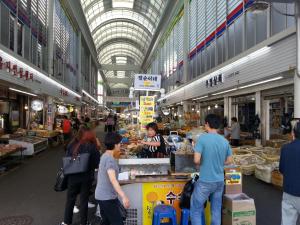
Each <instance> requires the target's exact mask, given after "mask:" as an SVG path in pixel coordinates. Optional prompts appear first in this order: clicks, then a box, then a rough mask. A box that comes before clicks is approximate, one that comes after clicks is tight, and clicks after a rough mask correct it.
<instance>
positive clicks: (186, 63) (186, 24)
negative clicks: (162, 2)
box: [183, 0, 190, 83]
mask: <svg viewBox="0 0 300 225" xmlns="http://www.w3.org/2000/svg"><path fill="white" fill-rule="evenodd" d="M189 5H190V0H184V15H183V19H184V20H183V23H184V26H183V27H184V28H183V31H184V32H183V82H184V83H186V82H187V81H188V77H189V48H190V46H189V26H190V24H189Z"/></svg>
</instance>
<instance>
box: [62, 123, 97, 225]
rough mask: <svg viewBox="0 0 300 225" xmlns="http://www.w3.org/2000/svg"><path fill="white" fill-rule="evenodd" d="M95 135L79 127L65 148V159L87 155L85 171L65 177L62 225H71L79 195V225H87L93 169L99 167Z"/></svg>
mask: <svg viewBox="0 0 300 225" xmlns="http://www.w3.org/2000/svg"><path fill="white" fill-rule="evenodd" d="M95 138H96V137H95V134H94V133H93V132H92V131H91V130H90V129H89V128H87V127H84V126H81V127H80V129H79V131H78V133H77V136H76V137H75V138H74V139H73V140H72V141H71V143H70V144H69V145H68V147H67V157H71V158H72V159H74V160H75V159H76V158H77V157H80V155H81V156H82V155H84V154H86V153H87V154H89V159H88V161H87V170H86V171H84V172H81V173H74V174H69V175H67V183H68V191H67V202H66V208H65V216H64V222H63V223H62V225H71V224H72V218H73V208H74V205H75V202H76V198H77V196H78V195H79V194H80V224H81V225H87V224H89V223H88V200H89V194H90V189H91V186H92V182H93V179H94V173H95V169H97V168H98V166H99V161H100V153H99V151H98V149H97V145H96V141H95Z"/></svg>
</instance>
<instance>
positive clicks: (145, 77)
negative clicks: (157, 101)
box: [134, 74, 161, 91]
mask: <svg viewBox="0 0 300 225" xmlns="http://www.w3.org/2000/svg"><path fill="white" fill-rule="evenodd" d="M160 87H161V75H156V74H136V75H135V77H134V89H135V90H143V91H145V90H146V91H147V90H149V91H150V90H159V89H160Z"/></svg>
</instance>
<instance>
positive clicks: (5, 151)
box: [0, 146, 26, 173]
mask: <svg viewBox="0 0 300 225" xmlns="http://www.w3.org/2000/svg"><path fill="white" fill-rule="evenodd" d="M25 150H26V148H23V147H21V146H19V147H15V148H0V173H1V172H4V171H6V170H7V168H8V167H9V166H12V165H13V164H14V165H15V164H20V163H21V162H22V161H23V155H24V154H23V152H24V151H25ZM16 153H19V156H17V157H16V156H13V154H16ZM12 156H13V157H12ZM11 157H12V158H11Z"/></svg>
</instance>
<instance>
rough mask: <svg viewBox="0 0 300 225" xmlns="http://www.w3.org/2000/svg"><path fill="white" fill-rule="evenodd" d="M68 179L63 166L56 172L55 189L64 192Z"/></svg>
mask: <svg viewBox="0 0 300 225" xmlns="http://www.w3.org/2000/svg"><path fill="white" fill-rule="evenodd" d="M67 186H68V179H67V177H66V176H65V175H64V172H63V168H61V169H60V170H59V171H58V172H57V174H56V183H55V185H54V191H56V192H62V191H65V190H66V189H67Z"/></svg>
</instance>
